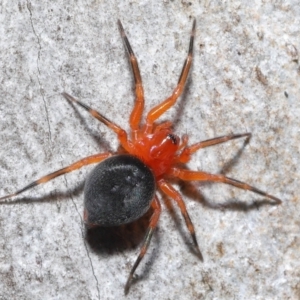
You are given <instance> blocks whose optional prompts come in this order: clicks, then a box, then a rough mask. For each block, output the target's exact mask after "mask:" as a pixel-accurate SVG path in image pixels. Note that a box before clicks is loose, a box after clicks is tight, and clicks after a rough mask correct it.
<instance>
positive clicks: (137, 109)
mask: <svg viewBox="0 0 300 300" xmlns="http://www.w3.org/2000/svg"><path fill="white" fill-rule="evenodd" d="M118 25H119V29H120V32H121V36H122V39H123V41H124V44H125V47H126V49H127V52H128V55H129V59H130V64H131V67H132V72H133V77H134V82H135V94H136V99H135V104H134V108H133V110H132V113H131V115H130V121H129V123H130V128H131V130H132V131H133V138H137V137H136V136H135V135H137V131H138V129H139V125H140V121H141V117H142V114H143V110H144V102H145V101H144V89H143V85H142V78H141V74H140V70H139V65H138V62H137V59H136V56H135V55H134V52H133V50H132V48H131V46H130V43H129V40H128V38H127V36H126V33H125V30H124V28H123V26H122V23H121V21H120V20H118Z"/></svg>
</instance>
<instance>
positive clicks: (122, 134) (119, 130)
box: [62, 92, 132, 152]
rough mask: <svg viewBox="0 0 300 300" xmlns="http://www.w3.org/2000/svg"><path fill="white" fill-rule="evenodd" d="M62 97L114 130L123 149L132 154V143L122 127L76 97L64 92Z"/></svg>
mask: <svg viewBox="0 0 300 300" xmlns="http://www.w3.org/2000/svg"><path fill="white" fill-rule="evenodd" d="M62 95H63V96H64V97H65V98H66V99H67V100H68V101H70V102H74V103H77V104H78V105H80V106H81V107H83V108H84V109H85V110H86V111H88V112H89V113H90V114H91V115H92V116H93V117H94V118H96V119H97V120H99V121H100V122H101V123H103V124H104V125H106V126H107V127H108V128H110V129H112V130H113V131H114V132H115V133H116V134H117V135H118V138H119V141H120V143H121V145H122V147H123V148H124V149H125V150H126V151H127V152H130V149H131V147H132V144H131V143H130V141H128V138H127V133H126V131H125V130H124V129H122V128H121V127H119V126H118V125H117V124H115V123H114V122H112V121H110V120H108V119H107V118H106V117H104V116H103V115H101V114H100V113H99V112H97V111H96V110H94V109H92V108H90V107H89V106H87V105H86V104H84V103H82V102H81V101H79V100H77V99H75V98H74V97H72V96H71V95H69V94H68V93H66V92H63V93H62Z"/></svg>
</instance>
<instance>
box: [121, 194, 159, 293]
mask: <svg viewBox="0 0 300 300" xmlns="http://www.w3.org/2000/svg"><path fill="white" fill-rule="evenodd" d="M151 207H152V208H153V210H154V212H153V215H152V216H151V219H150V223H149V227H148V230H147V233H146V235H145V239H144V242H143V246H142V248H141V251H140V254H139V256H138V258H137V260H136V261H135V263H134V265H133V267H132V269H131V271H130V274H129V276H128V279H127V282H126V285H125V289H124V292H125V295H126V294H127V293H128V291H129V288H130V284H131V281H132V277H133V274H134V272H135V270H136V268H137V267H138V265H139V264H140V262H141V260H142V259H143V257H144V255H145V254H146V252H147V249H148V246H149V244H150V241H151V238H152V235H153V232H154V229H155V228H156V225H157V223H158V220H159V216H160V213H161V206H160V203H159V200H158V199H157V196H155V198H154V199H153V201H152V203H151Z"/></svg>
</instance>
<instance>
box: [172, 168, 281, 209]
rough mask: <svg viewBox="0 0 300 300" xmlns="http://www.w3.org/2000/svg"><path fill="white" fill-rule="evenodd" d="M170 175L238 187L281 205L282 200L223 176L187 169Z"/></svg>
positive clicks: (174, 169)
mask: <svg viewBox="0 0 300 300" xmlns="http://www.w3.org/2000/svg"><path fill="white" fill-rule="evenodd" d="M168 175H171V176H174V177H177V178H179V179H182V180H185V181H193V180H197V181H211V182H223V183H226V184H230V185H233V186H235V187H238V188H240V189H243V190H248V191H251V192H254V193H256V194H259V195H262V196H264V197H267V198H270V199H272V200H274V201H275V202H276V204H281V200H280V199H279V198H276V197H274V196H272V195H270V194H268V193H266V192H263V191H261V190H259V189H257V188H255V187H253V186H251V185H249V184H247V183H245V182H241V181H238V180H236V179H232V178H229V177H226V176H224V175H221V174H209V173H205V172H200V171H190V170H186V169H179V168H172V169H171V171H170V172H169V173H168Z"/></svg>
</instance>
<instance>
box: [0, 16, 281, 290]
mask: <svg viewBox="0 0 300 300" xmlns="http://www.w3.org/2000/svg"><path fill="white" fill-rule="evenodd" d="M118 26H119V30H120V33H121V36H122V39H123V42H124V44H125V48H126V50H127V52H128V56H129V60H130V64H131V67H132V72H133V77H134V81H135V94H136V99H135V104H134V107H133V110H132V112H131V115H130V119H129V125H130V133H129V134H128V133H127V132H126V131H125V130H124V129H122V128H121V127H120V126H118V125H117V124H115V123H114V122H112V121H110V120H109V119H107V118H106V117H104V116H103V115H102V114H101V113H99V112H97V111H96V110H94V109H92V108H90V107H89V106H87V105H86V104H84V103H82V102H80V101H78V100H76V99H75V98H74V97H72V96H71V95H69V94H67V93H66V92H64V93H62V95H63V96H64V97H65V98H66V99H67V100H68V101H69V102H71V103H76V104H78V105H79V106H81V107H82V108H84V109H85V110H87V111H88V112H89V113H90V114H91V115H92V116H93V117H94V118H96V119H98V120H99V121H100V122H102V123H103V124H104V125H106V126H107V127H108V128H110V129H111V130H113V131H114V132H115V133H116V135H117V137H118V140H119V142H120V145H121V148H123V151H122V153H121V152H120V151H119V152H116V153H111V152H105V153H99V154H95V155H91V156H88V157H85V158H83V159H81V160H79V161H77V162H75V163H73V164H71V165H69V166H68V167H65V168H63V169H60V170H58V171H55V172H53V173H51V174H48V175H46V176H44V177H41V178H40V179H38V180H36V181H34V182H32V183H30V184H29V185H27V186H25V187H23V188H22V189H20V190H17V191H16V192H15V193H13V194H9V195H6V196H4V197H1V198H0V200H2V201H3V200H4V199H7V198H11V197H13V196H17V195H18V194H21V193H23V192H25V191H26V190H29V189H31V188H33V187H35V186H37V185H39V184H42V183H46V182H48V181H50V180H52V179H54V178H56V177H58V176H61V175H63V174H66V173H69V172H72V171H74V170H77V169H79V168H81V167H83V166H87V165H90V164H95V163H98V165H97V166H96V167H95V168H94V170H93V171H92V172H91V174H90V175H89V176H88V178H87V180H86V183H85V187H84V222H85V224H86V225H87V227H93V226H118V225H122V224H126V223H130V222H132V221H134V220H136V219H138V218H140V217H141V216H142V215H144V214H145V213H146V212H147V211H148V210H149V209H150V207H151V208H152V210H153V213H152V216H151V218H150V221H149V225H148V229H147V231H146V234H145V238H144V241H143V244H142V247H141V250H140V253H139V255H138V257H137V259H136V261H135V263H134V264H133V267H132V269H131V271H130V273H129V276H128V279H127V282H126V284H125V289H124V292H125V294H127V293H128V291H129V288H130V284H131V281H132V278H133V275H134V272H135V270H136V268H137V267H138V265H139V264H140V262H141V260H142V259H143V257H144V255H145V253H146V251H147V249H148V246H149V243H150V240H151V237H152V235H153V231H154V230H155V228H156V226H157V223H158V220H159V216H160V213H161V205H160V201H159V199H158V197H157V195H156V191H157V189H159V190H160V192H161V193H162V194H165V195H166V196H167V197H170V198H171V199H173V200H174V201H175V202H176V204H177V205H178V207H179V209H180V211H181V214H182V216H183V218H184V221H185V223H186V226H187V228H188V230H189V232H190V234H191V237H192V241H193V244H194V247H195V250H196V252H197V254H198V256H199V258H200V259H201V260H203V257H202V254H201V252H200V249H199V246H198V242H197V239H196V235H195V229H194V225H193V223H192V221H191V218H190V216H189V214H188V212H187V209H186V205H185V203H184V201H183V198H182V196H181V194H180V193H179V192H178V191H177V190H176V189H174V187H173V186H172V185H171V184H170V183H169V182H168V179H167V178H178V179H180V180H183V181H210V182H222V183H226V184H229V185H232V186H235V187H238V188H240V189H244V190H249V191H252V192H254V193H257V194H260V195H262V196H264V197H267V198H269V199H272V200H274V201H275V203H276V204H280V203H281V200H280V199H278V198H277V197H274V196H272V195H270V194H268V193H266V192H263V191H261V190H259V189H257V188H255V187H253V186H251V185H249V184H247V183H244V182H241V181H238V180H235V179H232V178H229V177H226V176H224V175H222V174H209V173H205V172H202V171H191V170H188V169H186V168H184V167H183V166H182V165H184V164H186V163H187V162H189V160H190V159H191V156H192V154H193V153H195V152H196V151H198V150H200V149H202V148H205V147H209V146H213V145H217V144H221V143H224V142H227V141H229V140H233V139H238V138H246V139H249V138H250V136H251V133H243V134H231V135H226V136H220V137H216V138H213V139H209V140H206V141H202V142H198V143H195V144H193V145H188V136H187V135H184V136H183V137H182V140H180V138H179V137H178V136H177V135H175V134H174V133H173V130H172V122H170V121H165V122H162V123H157V120H158V119H159V117H160V116H161V115H162V114H163V113H165V112H166V111H167V110H168V109H169V108H171V107H172V106H173V105H174V104H175V103H176V101H177V99H178V97H179V96H180V95H181V94H182V92H183V89H184V86H185V83H186V81H187V77H188V74H189V70H190V67H191V64H192V59H193V43H194V36H195V29H196V20H194V21H193V26H192V31H191V36H190V42H189V48H188V55H187V58H186V60H185V62H184V65H183V68H182V71H181V75H180V77H179V81H178V84H177V86H176V87H175V89H174V91H173V93H172V94H171V96H170V97H169V98H167V99H166V100H164V101H163V102H162V103H160V104H158V105H156V106H155V107H153V108H152V109H151V110H150V111H149V112H148V114H147V116H146V120H145V122H144V123H143V124H141V119H142V114H143V110H144V91H143V85H142V79H141V75H140V71H139V66H138V62H137V59H136V56H135V54H134V52H133V50H132V48H131V45H130V43H129V40H128V38H127V36H126V34H125V31H124V28H123V26H122V23H121V21H120V20H118ZM124 152H125V153H124Z"/></svg>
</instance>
